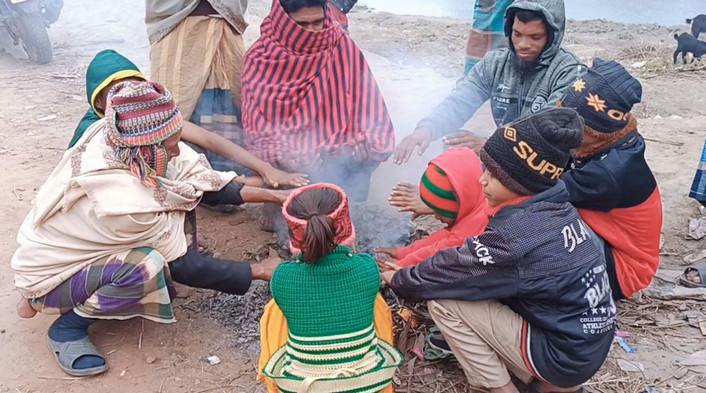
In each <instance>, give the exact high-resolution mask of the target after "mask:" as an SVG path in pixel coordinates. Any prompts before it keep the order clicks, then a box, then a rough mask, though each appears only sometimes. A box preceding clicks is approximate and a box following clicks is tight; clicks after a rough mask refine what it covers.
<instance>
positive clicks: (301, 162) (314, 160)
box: [280, 151, 324, 181]
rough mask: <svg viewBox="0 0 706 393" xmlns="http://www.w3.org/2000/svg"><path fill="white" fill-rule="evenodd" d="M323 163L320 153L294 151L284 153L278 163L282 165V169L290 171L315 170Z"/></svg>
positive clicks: (306, 171) (307, 171) (310, 171)
mask: <svg viewBox="0 0 706 393" xmlns="http://www.w3.org/2000/svg"><path fill="white" fill-rule="evenodd" d="M323 163H324V161H323V159H322V158H321V154H318V153H312V154H305V153H301V152H294V151H290V152H288V153H286V154H285V155H284V157H283V158H282V160H281V161H280V164H281V165H282V167H283V168H284V170H286V171H287V172H292V173H300V172H305V173H312V172H316V171H318V170H319V169H320V168H321V165H323ZM307 181H308V180H307Z"/></svg>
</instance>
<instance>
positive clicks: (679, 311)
mask: <svg viewBox="0 0 706 393" xmlns="http://www.w3.org/2000/svg"><path fill="white" fill-rule="evenodd" d="M251 3H252V4H251V7H250V15H249V16H248V19H249V21H250V22H251V27H250V28H249V29H248V31H247V33H246V41H247V42H248V43H251V42H252V41H253V40H254V39H256V37H257V35H258V34H259V32H258V22H259V21H260V20H261V18H262V17H263V16H264V15H265V14H266V13H267V9H268V4H269V3H270V2H269V1H268V0H256V1H251ZM143 16H144V11H143V2H141V1H139V0H129V1H127V0H126V1H121V2H94V1H89V0H72V1H68V2H66V5H65V9H64V14H63V15H62V18H61V20H60V21H59V22H58V23H57V24H56V25H54V26H52V28H51V30H50V36H51V39H52V42H53V44H54V50H55V58H54V60H53V62H52V63H50V64H48V65H46V66H35V65H32V64H30V63H29V62H28V61H26V60H24V59H22V58H21V56H22V55H21V53H17V51H16V50H11V51H10V52H11V53H2V52H1V51H0V108H2V109H0V140H2V144H0V168H2V175H0V176H2V182H0V215H1V216H2V217H3V220H2V221H0V260H3V261H6V262H5V263H3V264H2V265H0V315H3V317H2V318H0V353H2V355H1V356H0V393H5V392H18V393H29V392H42V393H43V392H67V391H71V392H76V393H88V392H95V391H123V392H199V393H203V392H252V391H253V390H254V389H255V382H254V376H255V372H254V370H255V364H256V353H255V351H252V350H245V349H242V348H240V347H238V346H236V345H235V341H236V338H237V335H238V327H237V326H224V325H223V324H221V323H219V322H217V321H216V319H213V318H211V317H210V316H209V315H208V314H207V313H205V312H203V311H199V310H200V309H199V308H198V307H196V306H195V305H197V304H202V303H203V302H208V301H209V298H211V297H213V296H214V294H213V293H210V292H206V291H195V290H186V289H185V290H183V291H181V297H180V299H178V300H177V302H176V308H175V311H176V316H177V319H178V322H177V323H176V324H173V325H169V326H162V325H157V324H155V323H152V322H149V321H144V322H143V321H140V320H132V321H125V322H112V321H111V322H99V323H96V324H95V326H94V327H92V329H91V336H92V338H93V339H94V342H95V343H96V344H97V345H98V347H99V349H100V350H101V351H102V352H103V353H104V354H105V355H106V357H107V360H108V363H109V365H110V367H111V368H110V370H109V371H108V372H107V373H106V374H104V375H102V376H99V377H96V378H92V379H79V378H71V377H67V376H66V375H65V374H64V373H63V372H62V371H61V370H60V369H59V368H58V367H57V366H56V364H55V362H54V359H53V358H52V356H51V354H50V353H49V351H48V349H47V347H46V330H47V328H48V326H49V325H50V323H51V322H52V320H53V318H51V317H46V316H38V317H36V318H34V319H32V320H20V319H19V318H18V317H17V316H16V315H15V313H14V307H15V303H16V302H17V299H18V296H19V295H18V294H17V293H15V292H14V290H13V285H12V273H11V270H10V264H9V261H10V258H11V255H12V253H13V251H14V249H15V247H16V244H15V235H16V231H17V228H18V227H19V224H20V223H21V221H22V219H23V218H24V216H25V214H26V213H27V211H28V210H29V208H30V203H31V200H32V198H33V197H34V195H35V194H36V192H37V189H38V187H39V186H40V185H41V184H42V183H43V181H44V180H45V178H46V176H47V175H48V174H49V173H50V171H51V170H52V168H53V166H54V165H55V163H56V162H57V161H58V160H59V158H60V157H61V154H62V153H63V152H64V149H65V147H66V145H67V143H68V141H69V139H70V136H71V134H72V132H73V130H74V128H75V126H76V124H77V123H78V120H79V119H80V118H81V116H82V115H83V113H84V111H85V110H86V109H87V105H86V98H85V87H84V76H85V68H86V66H87V64H88V62H89V61H90V60H91V58H92V57H93V55H94V54H95V53H96V52H98V51H99V50H102V49H106V48H113V49H116V50H118V51H120V52H122V53H123V54H125V55H127V56H128V57H130V58H131V59H133V60H134V61H135V62H136V63H137V64H138V65H139V66H140V67H141V68H142V69H143V70H148V68H149V67H148V66H149V61H148V56H149V46H148V44H147V39H146V35H145V29H144V24H143ZM350 19H351V34H352V36H353V37H354V38H355V39H356V41H357V42H358V44H359V45H360V46H361V47H362V48H363V49H364V50H365V51H366V53H367V55H368V60H369V62H370V64H371V67H372V69H373V72H374V73H375V76H376V78H377V80H378V82H379V83H380V85H381V89H382V91H383V94H384V95H385V98H386V100H387V103H388V106H389V108H390V112H391V115H392V118H393V121H394V122H395V126H396V129H397V135H398V138H399V139H401V137H402V136H404V135H406V134H408V133H409V132H411V130H412V129H413V127H414V125H415V124H416V122H417V121H418V120H419V119H420V118H421V117H422V116H424V115H425V114H426V113H428V112H429V111H430V110H431V109H432V108H433V106H435V105H436V104H437V103H438V102H439V101H440V100H441V99H442V98H443V96H444V95H445V94H446V93H447V92H448V91H450V89H452V87H453V85H454V82H455V79H456V78H457V77H458V75H459V73H460V71H461V68H462V63H463V48H464V45H465V39H466V34H467V33H468V26H469V24H468V22H467V21H458V20H448V19H440V18H420V17H404V16H395V15H389V14H374V13H369V12H367V11H365V10H360V9H358V10H356V11H355V12H354V13H352V14H351V16H350ZM675 29H680V30H681V31H688V30H687V26H678V27H676V28H675ZM673 32H674V29H671V28H666V27H662V26H656V25H626V24H618V23H611V22H606V21H586V22H569V25H568V32H567V34H566V41H565V44H566V46H567V47H568V48H569V49H571V50H572V51H574V53H576V54H577V55H578V56H580V57H581V58H582V60H584V61H586V62H589V63H590V61H591V59H592V58H594V57H596V56H598V57H602V58H604V59H612V58H614V59H617V60H619V61H621V62H622V63H623V64H624V65H625V66H627V67H629V68H630V69H631V70H632V71H634V73H635V74H636V75H637V76H638V77H639V78H640V79H641V81H642V82H643V87H644V95H643V103H642V104H640V105H638V106H637V108H636V109H635V113H636V115H637V116H638V118H639V122H640V131H641V132H642V133H643V135H644V136H645V137H646V139H647V157H648V161H649V163H650V164H651V166H652V169H653V171H654V172H655V175H656V177H657V180H658V182H659V186H660V190H661V193H662V200H663V203H664V212H665V222H664V227H663V233H664V249H663V251H664V255H663V259H662V269H663V270H664V272H662V274H661V276H662V277H664V279H665V280H660V279H656V280H655V283H654V285H655V290H653V291H651V292H649V293H647V294H645V295H644V296H642V297H641V298H639V299H637V300H635V301H630V302H625V303H622V304H621V305H620V327H619V329H620V331H621V332H623V333H624V334H625V335H627V338H626V340H627V342H628V343H630V344H631V345H632V346H633V347H634V348H635V349H637V353H632V354H631V353H627V352H626V351H624V350H623V349H621V347H619V346H618V345H615V346H614V348H613V350H612V351H611V355H610V358H609V360H608V361H607V363H606V365H605V366H604V368H603V370H602V371H601V373H600V374H599V375H598V376H596V377H595V378H594V379H593V380H592V381H591V382H590V383H589V384H588V386H587V387H588V388H589V389H590V390H592V391H597V392H612V391H619V392H634V393H637V392H644V391H645V388H647V387H656V388H658V389H659V390H660V391H662V392H668V391H673V392H681V391H692V392H697V391H706V367H705V366H706V359H704V358H700V359H697V358H693V357H692V358H689V355H691V354H692V353H694V352H697V351H701V350H705V349H706V340H705V339H704V336H702V334H701V333H700V331H699V329H698V328H696V327H694V326H693V322H694V321H697V320H698V317H699V316H701V317H702V318H706V316H704V315H703V314H699V313H702V312H704V311H706V306H704V305H703V304H705V303H703V300H705V299H706V297H705V296H704V295H703V294H699V293H697V294H695V295H694V294H690V295H689V296H691V297H690V298H689V299H675V298H674V297H673V296H672V297H670V296H667V295H665V292H664V291H661V289H663V288H669V285H670V283H669V281H671V279H672V278H673V275H674V273H673V271H678V270H682V269H683V268H684V265H685V262H684V257H685V256H687V255H690V254H692V253H694V252H697V251H700V250H702V249H704V248H706V244H705V243H704V242H703V241H692V240H688V239H687V236H686V232H687V226H688V220H689V218H690V217H695V216H698V215H699V214H700V213H699V210H698V204H697V203H696V202H694V201H693V200H690V199H688V197H687V194H688V190H689V186H690V184H691V180H692V177H693V174H694V169H695V168H696V165H697V163H698V160H699V155H700V153H701V149H702V146H703V144H704V132H703V127H704V124H706V105H705V104H704V103H705V102H706V90H705V89H704V86H705V85H704V82H705V81H706V71H705V70H704V69H705V68H706V67H704V66H703V65H701V64H703V63H701V64H698V63H696V65H690V66H681V65H679V66H677V67H674V66H673V65H672V64H671V53H672V51H673V50H674V48H675V45H676V42H675V41H674V39H673V37H672V36H673ZM0 43H2V38H0ZM469 127H470V128H471V129H473V130H475V131H478V132H480V133H489V132H491V131H492V129H493V127H492V123H491V121H490V118H489V116H488V112H487V108H486V109H484V110H482V111H481V112H480V113H479V114H478V115H477V116H476V119H474V120H473V121H472V122H471V124H470V125H469ZM440 151H441V147H440V146H438V145H436V146H434V147H433V148H432V149H430V150H429V152H428V153H427V154H426V155H425V156H423V157H414V159H413V162H411V163H410V164H409V165H407V166H405V167H401V168H400V167H394V166H392V165H391V164H389V163H388V164H385V165H383V166H382V167H381V168H380V170H379V171H378V172H377V173H376V174H375V178H374V186H373V188H372V191H371V201H372V202H373V203H376V204H380V205H382V204H384V202H385V198H386V196H387V194H388V191H389V189H390V187H391V186H392V185H393V184H394V183H395V182H397V181H401V180H405V181H417V179H418V176H419V173H420V171H421V168H423V167H424V166H425V165H426V162H427V160H428V159H429V158H430V157H432V156H433V155H434V154H436V153H438V152H440ZM198 215H199V230H200V231H201V235H202V241H203V242H205V244H207V245H208V247H209V248H210V249H211V250H213V251H216V252H218V253H220V254H221V257H224V258H231V259H240V258H242V257H243V256H244V255H245V254H246V253H252V252H256V251H257V250H258V249H260V247H261V246H262V245H263V244H265V243H268V242H271V240H272V237H271V235H269V234H266V233H264V232H261V231H260V230H259V216H258V209H257V206H249V207H247V208H246V209H245V210H244V211H242V212H239V213H237V214H233V215H219V214H215V213H210V212H207V211H203V210H199V211H198ZM689 316H691V317H692V319H691V320H689V319H687V317H689ZM252 318H257V315H253V316H252ZM209 355H216V356H218V357H219V358H220V359H221V363H220V364H217V365H210V364H208V363H206V362H204V361H203V358H204V357H206V356H209ZM625 361H627V362H630V363H632V364H636V363H639V364H641V365H642V367H640V366H638V371H636V372H626V371H622V370H621V369H620V367H619V363H622V364H623V367H625ZM407 391H409V390H407ZM449 391H451V390H449ZM453 391H456V388H454V389H453Z"/></svg>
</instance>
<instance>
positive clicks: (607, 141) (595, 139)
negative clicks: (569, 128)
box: [574, 113, 637, 158]
mask: <svg viewBox="0 0 706 393" xmlns="http://www.w3.org/2000/svg"><path fill="white" fill-rule="evenodd" d="M628 116H629V119H628V124H626V125H625V127H623V128H621V129H619V130H617V131H614V132H610V133H606V132H601V131H596V130H594V129H593V128H591V127H589V126H588V124H586V126H584V129H583V132H584V140H586V139H589V138H590V140H591V141H592V142H590V143H584V144H583V145H582V146H581V147H579V148H577V149H576V150H575V151H574V156H575V157H576V158H586V157H591V156H593V155H594V154H596V153H598V152H600V151H602V150H604V149H606V148H607V147H609V146H611V145H613V144H614V143H616V142H617V141H619V140H621V139H623V138H625V137H626V136H627V135H628V134H629V133H631V132H633V131H635V130H636V129H637V120H636V119H635V116H633V115H632V113H629V114H628Z"/></svg>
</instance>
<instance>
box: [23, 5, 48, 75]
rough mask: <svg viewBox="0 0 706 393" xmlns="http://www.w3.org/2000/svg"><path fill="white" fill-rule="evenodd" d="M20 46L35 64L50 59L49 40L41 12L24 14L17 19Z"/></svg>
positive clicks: (43, 62)
mask: <svg viewBox="0 0 706 393" xmlns="http://www.w3.org/2000/svg"><path fill="white" fill-rule="evenodd" d="M19 25H20V33H21V35H22V47H23V48H24V50H25V52H27V56H29V58H30V59H31V60H32V61H34V62H35V63H37V64H46V63H49V62H50V61H51V57H52V51H51V41H49V33H47V28H46V27H45V25H44V19H43V18H42V15H41V14H38V13H37V14H35V13H32V14H24V15H22V18H21V19H20V20H19Z"/></svg>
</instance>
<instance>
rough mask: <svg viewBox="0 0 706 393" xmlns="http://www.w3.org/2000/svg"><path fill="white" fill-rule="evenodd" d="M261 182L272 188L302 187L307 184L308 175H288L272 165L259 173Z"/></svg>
mask: <svg viewBox="0 0 706 393" xmlns="http://www.w3.org/2000/svg"><path fill="white" fill-rule="evenodd" d="M260 176H262V180H263V181H264V182H265V184H267V185H268V186H270V187H272V188H279V187H303V186H305V185H307V184H309V175H307V174H305V173H289V172H285V171H281V170H279V169H277V168H275V167H273V166H272V165H269V168H267V169H265V170H263V171H262V173H260Z"/></svg>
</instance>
